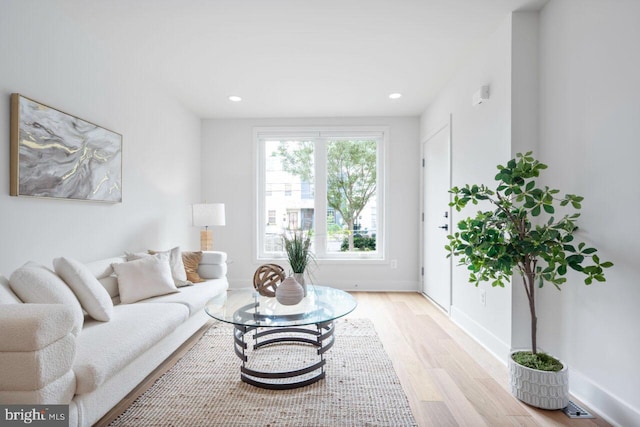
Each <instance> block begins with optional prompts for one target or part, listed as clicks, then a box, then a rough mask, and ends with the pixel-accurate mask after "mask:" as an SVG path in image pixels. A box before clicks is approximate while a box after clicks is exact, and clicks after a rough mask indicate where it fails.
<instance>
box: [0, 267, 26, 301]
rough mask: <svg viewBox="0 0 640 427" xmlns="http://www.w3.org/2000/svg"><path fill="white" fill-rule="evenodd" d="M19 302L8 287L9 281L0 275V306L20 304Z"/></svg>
mask: <svg viewBox="0 0 640 427" xmlns="http://www.w3.org/2000/svg"><path fill="white" fill-rule="evenodd" d="M21 302H22V301H20V298H18V297H17V296H16V294H15V293H14V292H13V291H12V290H11V287H9V279H7V278H6V277H4V276H3V275H1V274H0V304H20V303H21Z"/></svg>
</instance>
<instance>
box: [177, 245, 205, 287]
mask: <svg viewBox="0 0 640 427" xmlns="http://www.w3.org/2000/svg"><path fill="white" fill-rule="evenodd" d="M200 261H202V252H201V251H198V252H182V262H183V263H184V269H185V272H186V273H187V280H189V281H190V282H193V283H200V282H204V281H205V280H204V279H203V278H202V277H200V275H199V274H198V266H199V265H200Z"/></svg>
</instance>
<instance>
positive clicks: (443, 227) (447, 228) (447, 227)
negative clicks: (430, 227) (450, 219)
mask: <svg viewBox="0 0 640 427" xmlns="http://www.w3.org/2000/svg"><path fill="white" fill-rule="evenodd" d="M438 228H442V229H443V230H445V231H446V230H449V224H445V225H441V226H440V227H438Z"/></svg>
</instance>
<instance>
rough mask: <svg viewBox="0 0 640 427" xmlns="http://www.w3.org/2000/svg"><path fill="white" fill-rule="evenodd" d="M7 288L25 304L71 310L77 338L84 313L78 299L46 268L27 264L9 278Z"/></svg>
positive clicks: (74, 333) (73, 331) (31, 263)
mask: <svg viewBox="0 0 640 427" xmlns="http://www.w3.org/2000/svg"><path fill="white" fill-rule="evenodd" d="M9 286H11V289H12V290H13V292H15V294H16V295H18V297H19V298H20V299H21V300H22V301H23V302H25V303H32V304H64V305H66V306H68V307H70V308H71V309H72V310H73V329H72V330H71V333H73V335H75V336H78V334H79V333H80V331H81V330H82V325H83V323H84V313H82V307H81V306H80V303H79V302H78V299H77V298H76V296H75V295H74V294H73V292H72V291H71V289H69V287H68V286H67V284H66V283H64V281H63V280H62V279H61V278H60V277H58V276H57V275H56V273H54V272H53V271H51V270H49V269H48V268H47V267H45V266H43V265H40V264H36V263H33V262H28V263H26V264H25V265H23V266H22V267H20V268H18V269H17V270H16V271H14V272H13V274H11V277H10V278H9Z"/></svg>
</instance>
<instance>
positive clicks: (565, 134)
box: [539, 0, 640, 426]
mask: <svg viewBox="0 0 640 427" xmlns="http://www.w3.org/2000/svg"><path fill="white" fill-rule="evenodd" d="M639 22H640V2H638V1H630V0H609V1H606V2H605V1H601V0H552V1H551V2H550V3H549V4H548V5H547V6H546V7H545V8H544V9H543V10H542V12H541V15H540V34H541V37H540V89H541V104H540V157H541V160H543V161H544V162H545V163H547V164H548V165H549V169H548V173H546V177H547V180H548V183H549V184H553V185H554V186H556V187H557V188H560V189H561V190H563V193H564V192H566V193H576V194H580V195H583V196H584V197H585V201H584V203H583V209H582V217H581V218H580V221H579V225H580V228H581V230H582V231H581V233H580V237H581V238H582V239H584V240H585V241H587V242H588V243H590V244H592V245H594V246H595V247H597V248H599V249H600V253H601V257H602V258H604V259H608V260H611V261H613V262H614V263H615V266H614V267H613V268H612V269H610V270H608V271H607V282H606V283H598V284H594V285H591V286H589V287H587V286H585V285H584V284H582V279H581V278H580V277H579V276H578V275H571V276H570V277H569V281H568V283H567V284H565V285H564V287H563V290H562V292H561V293H560V294H559V293H558V292H557V291H556V290H555V289H554V288H553V287H548V288H547V287H545V288H544V289H543V290H542V292H540V297H539V299H540V305H539V306H540V310H539V311H540V316H539V317H540V318H541V321H540V334H539V335H540V344H541V345H542V346H543V347H544V348H545V349H547V350H548V351H549V352H552V353H555V354H558V355H560V356H561V357H562V358H564V359H565V360H566V361H567V362H568V364H569V366H570V368H571V390H572V392H574V393H575V394H576V395H578V396H579V397H581V398H583V399H584V400H585V401H587V402H588V403H589V404H591V406H592V407H593V408H594V409H596V410H600V411H601V412H602V413H604V414H607V415H608V416H609V417H610V418H612V419H613V420H614V421H615V422H616V423H617V424H619V425H625V426H631V425H640V421H638V420H639V419H640V393H638V390H639V387H640V365H639V364H638V354H640V331H639V330H638V325H639V324H640V310H639V309H638V304H639V303H640V286H638V279H637V277H638V274H637V270H636V267H637V264H638V260H637V255H638V254H639V253H640V239H639V237H640V222H639V221H638V220H637V219H636V217H637V212H638V210H639V209H640V186H638V181H639V180H640V173H639V172H638V159H640V144H639V142H640V78H639V77H638V75H639V74H638V70H639V69H640V51H639V50H638V46H637V45H638V42H639V41H640V26H639V25H638V23H639Z"/></svg>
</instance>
